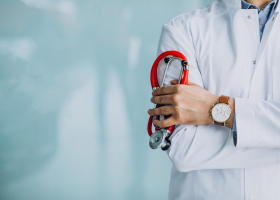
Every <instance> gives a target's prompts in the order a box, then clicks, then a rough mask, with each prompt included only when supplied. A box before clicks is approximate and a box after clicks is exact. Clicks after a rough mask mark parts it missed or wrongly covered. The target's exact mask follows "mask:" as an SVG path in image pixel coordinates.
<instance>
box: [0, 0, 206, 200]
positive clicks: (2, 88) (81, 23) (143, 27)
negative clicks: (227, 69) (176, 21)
mask: <svg viewBox="0 0 280 200" xmlns="http://www.w3.org/2000/svg"><path fill="white" fill-rule="evenodd" d="M210 2H211V0H208V1H206V0H197V1H191V0H175V1H170V0H153V1H149V0H144V1H143V0H133V1H128V0H103V1H96V0H69V1H68V0H1V1H0V199H1V200H78V199H79V200H111V199H114V200H132V199H133V200H154V199H163V200H164V199H167V193H168V184H169V176H170V170H171V162H170V161H169V159H168V157H167V155H166V154H165V153H164V152H162V151H160V150H157V151H153V150H150V148H149V146H148V139H149V137H148V135H147V132H146V125H147V124H146V123H147V120H148V115H147V109H148V108H151V107H152V104H151V103H150V102H149V99H150V96H151V88H150V81H149V73H150V68H151V65H152V63H153V61H154V59H155V58H156V51H157V43H158V40H159V36H160V32H161V27H162V25H163V23H165V22H168V21H169V20H170V19H172V18H173V17H175V16H177V15H179V14H182V13H185V12H188V11H191V10H193V9H195V8H200V7H203V6H205V5H207V4H209V3H210Z"/></svg>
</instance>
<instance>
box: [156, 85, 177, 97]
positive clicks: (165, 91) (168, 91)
mask: <svg viewBox="0 0 280 200" xmlns="http://www.w3.org/2000/svg"><path fill="white" fill-rule="evenodd" d="M177 89H178V85H169V86H164V87H161V88H158V89H156V90H154V91H153V93H152V95H153V96H158V95H164V94H174V93H175V92H176V91H177Z"/></svg>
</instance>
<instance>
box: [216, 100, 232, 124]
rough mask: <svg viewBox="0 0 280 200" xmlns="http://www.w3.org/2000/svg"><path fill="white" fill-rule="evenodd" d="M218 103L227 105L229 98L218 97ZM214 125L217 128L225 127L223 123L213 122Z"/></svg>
mask: <svg viewBox="0 0 280 200" xmlns="http://www.w3.org/2000/svg"><path fill="white" fill-rule="evenodd" d="M218 103H225V104H228V103H229V97H228V96H224V95H222V96H220V98H219V101H218ZM214 124H216V125H219V126H225V123H219V122H216V121H214Z"/></svg>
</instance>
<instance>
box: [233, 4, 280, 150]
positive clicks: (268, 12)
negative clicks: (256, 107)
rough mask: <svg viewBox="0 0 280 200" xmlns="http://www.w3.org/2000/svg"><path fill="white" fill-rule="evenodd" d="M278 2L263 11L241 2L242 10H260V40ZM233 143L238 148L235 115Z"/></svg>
mask: <svg viewBox="0 0 280 200" xmlns="http://www.w3.org/2000/svg"><path fill="white" fill-rule="evenodd" d="M277 1H278V0H273V1H271V2H270V3H269V4H268V5H267V6H266V7H264V8H263V9H262V10H260V9H259V8H258V7H257V6H255V5H253V4H250V3H248V2H246V1H245V0H241V8H242V9H258V13H259V23H260V26H259V31H260V40H262V35H263V31H264V27H265V24H266V22H267V21H268V20H269V19H270V18H271V17H272V15H273V14H274V11H275V6H276V3H277ZM232 131H233V141H234V145H235V146H236V143H237V131H236V121H235V115H234V121H233V128H232Z"/></svg>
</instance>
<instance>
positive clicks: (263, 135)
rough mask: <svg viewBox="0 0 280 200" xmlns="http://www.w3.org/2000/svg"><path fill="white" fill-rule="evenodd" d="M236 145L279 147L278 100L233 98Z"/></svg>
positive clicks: (279, 120) (279, 115)
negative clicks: (236, 133)
mask: <svg viewBox="0 0 280 200" xmlns="http://www.w3.org/2000/svg"><path fill="white" fill-rule="evenodd" d="M235 116H236V128H237V132H238V137H237V147H250V148H253V147H264V148H280V102H278V101H265V100H260V99H244V98H235Z"/></svg>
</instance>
